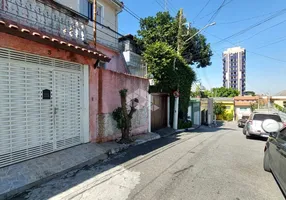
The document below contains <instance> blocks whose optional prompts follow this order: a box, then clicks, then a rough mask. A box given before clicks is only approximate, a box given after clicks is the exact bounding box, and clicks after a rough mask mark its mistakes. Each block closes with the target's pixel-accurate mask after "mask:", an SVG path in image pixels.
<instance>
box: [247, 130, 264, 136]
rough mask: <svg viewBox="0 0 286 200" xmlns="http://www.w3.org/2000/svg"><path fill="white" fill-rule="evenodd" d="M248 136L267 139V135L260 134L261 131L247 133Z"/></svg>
mask: <svg viewBox="0 0 286 200" xmlns="http://www.w3.org/2000/svg"><path fill="white" fill-rule="evenodd" d="M248 134H249V135H252V136H257V137H265V138H267V137H269V133H264V132H261V131H253V130H252V131H248Z"/></svg>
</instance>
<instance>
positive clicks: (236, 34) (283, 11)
mask: <svg viewBox="0 0 286 200" xmlns="http://www.w3.org/2000/svg"><path fill="white" fill-rule="evenodd" d="M285 12H286V9H283V10H282V11H279V12H278V13H276V14H274V15H271V16H270V17H267V18H266V19H264V20H262V21H260V22H258V23H256V24H253V25H251V26H249V27H247V28H245V29H243V30H241V31H239V32H237V33H234V34H232V35H230V36H228V37H226V38H224V39H221V40H220V41H218V42H216V43H215V44H218V43H220V42H223V41H225V40H228V39H230V38H232V37H237V36H239V35H242V34H244V33H246V32H247V31H249V30H251V29H253V28H255V27H258V26H260V25H261V24H264V23H266V22H268V21H270V20H272V19H274V18H276V17H278V16H280V15H283V14H285Z"/></svg>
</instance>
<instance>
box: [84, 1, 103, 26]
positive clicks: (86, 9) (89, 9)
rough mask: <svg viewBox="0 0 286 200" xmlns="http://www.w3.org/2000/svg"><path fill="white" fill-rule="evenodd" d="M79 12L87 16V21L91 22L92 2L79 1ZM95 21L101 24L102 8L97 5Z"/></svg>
mask: <svg viewBox="0 0 286 200" xmlns="http://www.w3.org/2000/svg"><path fill="white" fill-rule="evenodd" d="M80 12H81V13H82V14H83V15H85V16H87V17H88V19H89V20H91V21H93V19H94V17H93V13H94V12H93V2H92V1H90V0H81V1H80ZM96 21H97V22H98V23H102V22H103V6H102V5H101V4H99V3H97V17H96Z"/></svg>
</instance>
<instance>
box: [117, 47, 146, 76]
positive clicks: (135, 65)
mask: <svg viewBox="0 0 286 200" xmlns="http://www.w3.org/2000/svg"><path fill="white" fill-rule="evenodd" d="M123 55H124V58H125V61H126V64H127V66H128V68H129V70H130V73H131V74H133V75H136V76H141V77H145V76H146V74H147V66H146V65H145V64H144V62H143V61H142V57H141V56H140V55H138V54H136V53H133V52H131V51H125V52H123Z"/></svg>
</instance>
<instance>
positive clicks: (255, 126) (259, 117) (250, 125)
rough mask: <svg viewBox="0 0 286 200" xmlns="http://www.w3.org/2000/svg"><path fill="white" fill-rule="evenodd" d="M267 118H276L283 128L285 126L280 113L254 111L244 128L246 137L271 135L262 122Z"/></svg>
mask: <svg viewBox="0 0 286 200" xmlns="http://www.w3.org/2000/svg"><path fill="white" fill-rule="evenodd" d="M266 119H273V120H275V121H276V122H278V123H279V125H280V127H281V129H282V128H283V127H284V124H283V122H282V120H281V118H280V116H279V115H278V114H268V113H252V114H251V115H250V117H249V119H248V120H247V121H246V123H245V126H244V128H243V134H244V135H246V138H250V137H252V136H258V137H269V133H266V132H265V131H264V130H263V128H262V126H261V125H262V122H263V121H264V120H266Z"/></svg>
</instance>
